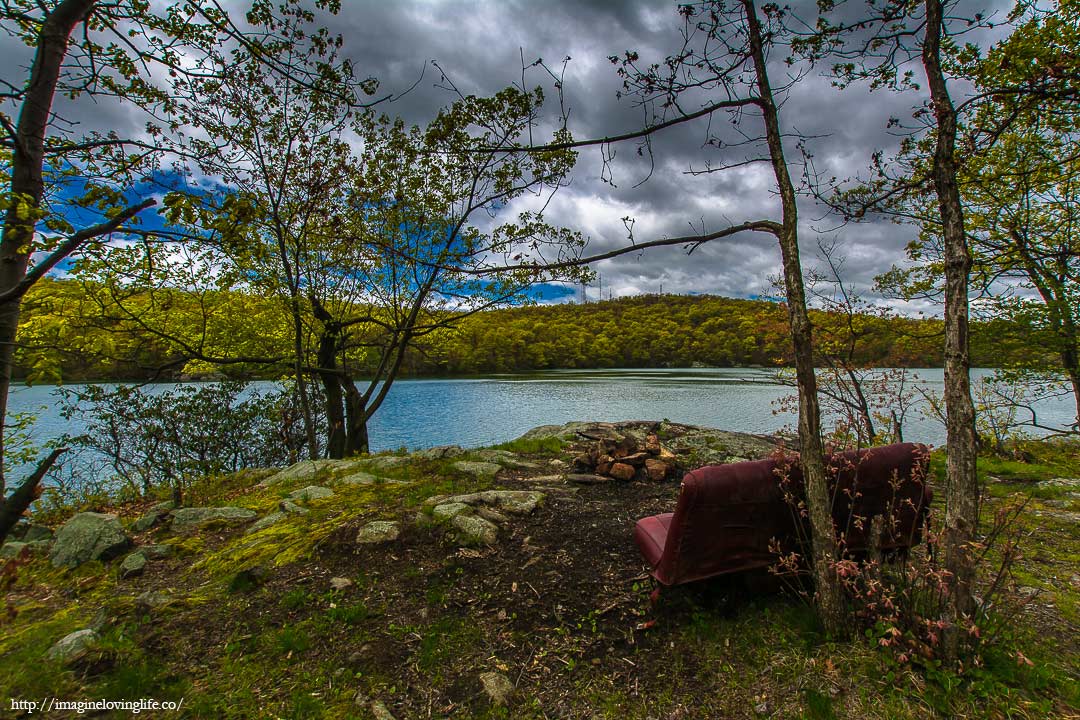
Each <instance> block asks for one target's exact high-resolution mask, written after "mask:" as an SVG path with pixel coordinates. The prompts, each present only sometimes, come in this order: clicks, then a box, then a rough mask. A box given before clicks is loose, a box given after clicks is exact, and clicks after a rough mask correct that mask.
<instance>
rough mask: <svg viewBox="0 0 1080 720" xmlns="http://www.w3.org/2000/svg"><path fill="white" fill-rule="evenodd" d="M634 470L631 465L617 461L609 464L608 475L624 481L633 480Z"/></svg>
mask: <svg viewBox="0 0 1080 720" xmlns="http://www.w3.org/2000/svg"><path fill="white" fill-rule="evenodd" d="M635 472H636V471H635V470H634V468H633V466H632V465H627V464H626V463H621V462H617V463H615V464H614V465H612V466H611V470H610V471H608V475H610V476H611V477H613V478H615V479H616V480H622V481H624V482H625V481H627V480H633V479H634V474H635Z"/></svg>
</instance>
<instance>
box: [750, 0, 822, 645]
mask: <svg viewBox="0 0 1080 720" xmlns="http://www.w3.org/2000/svg"><path fill="white" fill-rule="evenodd" d="M742 3H743V9H744V12H745V14H746V22H747V31H748V35H749V41H750V52H751V55H752V58H753V62H754V70H755V74H756V76H757V88H758V94H759V96H760V106H761V111H762V115H763V118H764V121H765V135H766V139H767V142H768V146H769V156H770V159H771V161H772V167H773V174H774V175H775V176H776V184H777V188H778V189H779V192H780V201H781V205H782V209H783V219H782V223H781V225H782V227H781V231H780V233H779V235H778V236H777V239H778V240H779V242H780V253H781V255H782V257H783V265H784V286H785V290H786V292H787V301H788V316H789V319H790V322H791V341H792V345H793V347H794V354H795V380H796V383H797V384H798V388H799V443H800V457H801V464H802V469H803V478H804V480H805V483H806V500H807V509H808V511H809V515H810V534H811V552H812V554H813V557H812V558H811V561H812V569H813V576H814V583H815V585H816V591H817V592H816V603H817V610H818V615H819V617H820V619H821V622H822V625H823V626H824V627H825V630H826V631H827V632H829V633H833V634H835V633H837V632H839V631H840V630H841V629H842V609H843V605H842V597H841V594H840V586H839V583H838V582H837V581H836V573H835V562H836V558H837V554H836V539H835V530H834V528H833V521H832V512H831V510H832V503H831V499H830V493H829V486H828V479H827V476H826V474H825V457H824V449H823V447H822V442H821V409H820V407H819V405H818V397H817V378H816V376H815V375H814V356H813V345H812V329H811V325H810V316H809V314H808V313H807V310H806V290H805V287H804V284H803V276H802V264H801V261H800V259H799V234H798V227H799V218H798V206H797V204H796V198H795V188H794V186H793V185H792V183H791V176H790V174H789V173H788V168H787V161H786V159H785V157H784V145H783V137H782V135H781V132H780V118H779V112H778V110H777V107H776V103H775V101H774V98H773V92H772V88H771V86H770V84H769V74H768V67H767V65H766V62H765V51H764V48H763V43H762V31H761V24H760V21H759V20H758V17H757V11H756V10H755V9H754V3H753V0H742Z"/></svg>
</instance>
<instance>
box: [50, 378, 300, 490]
mask: <svg viewBox="0 0 1080 720" xmlns="http://www.w3.org/2000/svg"><path fill="white" fill-rule="evenodd" d="M62 397H63V403H64V404H63V410H62V413H63V415H64V416H65V417H67V418H70V417H72V416H74V415H75V414H78V415H79V416H80V417H82V418H85V420H86V424H87V430H86V432H85V433H83V434H82V435H79V436H77V437H68V438H66V442H67V443H69V444H71V445H73V446H75V447H77V448H81V449H83V450H85V451H88V453H89V454H90V455H89V456H90V457H93V458H97V459H98V460H99V461H100V462H104V463H106V464H107V471H108V472H109V474H111V475H112V476H113V477H114V478H115V480H116V481H118V482H119V483H121V484H122V486H124V487H127V488H129V489H132V490H134V491H135V492H139V493H142V494H143V495H149V494H150V493H151V492H152V491H153V490H155V489H156V488H162V487H165V488H169V489H171V491H172V492H173V494H174V495H179V494H181V493H182V492H183V489H184V487H185V486H186V484H187V483H189V482H190V481H191V480H193V479H195V478H206V477H212V476H217V475H221V474H224V473H235V472H237V471H239V470H242V469H245V468H250V467H271V466H276V465H277V466H280V465H288V464H291V463H292V462H295V460H296V459H297V457H298V454H299V449H300V448H301V447H302V445H303V442H304V439H303V437H302V436H300V434H299V433H300V432H301V430H300V428H299V427H298V426H297V423H296V418H297V416H298V414H299V413H298V410H297V408H296V407H295V397H294V394H293V393H292V391H291V389H290V388H288V387H285V388H281V389H275V390H271V391H268V392H253V391H251V390H250V389H249V388H247V387H246V386H245V384H243V383H240V382H223V383H214V384H208V385H181V386H178V387H175V388H173V389H168V390H158V389H154V388H151V389H149V390H148V389H144V388H143V387H140V386H123V385H121V386H116V387H108V386H103V385H86V386H82V387H72V388H65V389H63V390H62Z"/></svg>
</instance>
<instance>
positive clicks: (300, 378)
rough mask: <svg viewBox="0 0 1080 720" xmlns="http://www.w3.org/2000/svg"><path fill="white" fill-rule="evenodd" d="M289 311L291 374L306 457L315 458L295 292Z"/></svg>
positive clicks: (315, 441) (315, 439)
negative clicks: (300, 416) (306, 450)
mask: <svg viewBox="0 0 1080 720" xmlns="http://www.w3.org/2000/svg"><path fill="white" fill-rule="evenodd" d="M289 312H290V314H291V315H292V321H293V376H294V377H295V378H296V392H297V395H298V397H299V399H300V413H301V415H302V416H303V418H304V435H305V436H307V445H308V458H309V459H311V460H315V459H317V458H318V457H319V439H318V436H317V435H316V429H315V416H314V414H313V413H312V412H311V397H310V396H309V395H308V387H307V377H306V374H305V371H304V323H303V319H302V318H301V314H300V298H299V297H297V295H296V294H295V293H294V294H293V296H292V297H291V298H290V299H289Z"/></svg>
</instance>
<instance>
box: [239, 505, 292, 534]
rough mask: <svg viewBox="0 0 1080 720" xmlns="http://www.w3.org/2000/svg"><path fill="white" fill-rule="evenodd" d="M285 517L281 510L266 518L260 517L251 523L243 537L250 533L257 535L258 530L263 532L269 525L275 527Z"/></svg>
mask: <svg viewBox="0 0 1080 720" xmlns="http://www.w3.org/2000/svg"><path fill="white" fill-rule="evenodd" d="M286 517H288V515H287V514H286V513H284V512H282V511H281V510H278V511H276V512H272V513H270V514H269V515H267V516H266V517H261V518H259V519H258V520H256V521H255V522H254V523H252V525H251V527H249V528H248V529H247V530H245V531H244V534H245V535H251V534H252V533H257V532H259V531H260V530H264V529H266V528H268V527H270V526H271V525H277V524H278V523H279V522H281V521H282V520H284V519H285V518H286Z"/></svg>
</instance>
